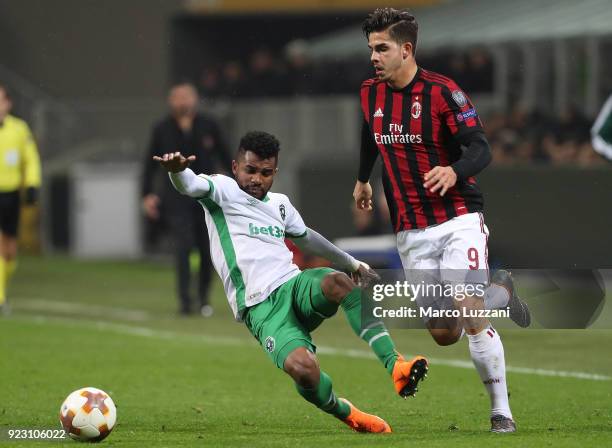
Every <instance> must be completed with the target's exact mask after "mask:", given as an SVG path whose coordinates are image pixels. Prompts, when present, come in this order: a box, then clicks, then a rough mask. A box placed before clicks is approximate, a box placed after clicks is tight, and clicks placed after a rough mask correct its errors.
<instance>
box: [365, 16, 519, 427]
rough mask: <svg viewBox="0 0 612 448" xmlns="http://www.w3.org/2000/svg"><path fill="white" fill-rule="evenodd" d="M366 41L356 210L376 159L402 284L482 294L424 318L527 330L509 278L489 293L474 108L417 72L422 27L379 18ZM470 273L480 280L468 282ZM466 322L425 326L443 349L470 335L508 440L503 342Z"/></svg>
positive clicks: (430, 304) (444, 82) (457, 91)
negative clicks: (467, 287)
mask: <svg viewBox="0 0 612 448" xmlns="http://www.w3.org/2000/svg"><path fill="white" fill-rule="evenodd" d="M363 31H364V34H365V36H366V38H367V39H368V47H369V48H370V51H371V62H372V64H373V66H374V69H375V75H376V76H375V77H374V78H373V79H368V80H366V81H364V82H363V84H362V86H361V107H362V112H363V117H364V121H363V128H362V135H361V154H360V163H359V174H358V180H357V183H356V185H355V190H354V193H353V196H354V198H355V201H356V204H357V207H358V208H359V209H362V210H371V209H372V188H371V186H370V184H369V178H370V174H371V172H372V168H373V166H374V163H375V161H376V159H377V157H378V155H379V154H380V155H381V157H382V162H383V167H384V169H383V186H384V189H385V195H386V197H387V202H388V204H389V209H390V213H391V222H392V225H393V228H394V232H395V233H396V234H397V246H398V251H399V254H400V257H401V259H402V264H403V266H404V269H405V271H406V276H407V277H408V279H409V280H410V279H413V280H414V279H416V278H418V276H419V273H422V272H428V273H436V274H435V275H436V280H435V281H436V282H439V283H443V284H449V283H450V284H455V285H457V284H459V283H463V284H466V283H472V284H480V285H481V286H482V288H481V289H480V291H484V294H482V295H477V294H475V295H472V296H470V297H466V298H465V299H462V300H461V301H459V300H454V301H453V300H447V301H446V302H450V304H449V303H445V301H444V300H443V298H440V297H437V298H436V297H433V298H432V297H417V303H418V304H419V306H420V307H421V309H423V308H435V309H437V310H445V309H447V310H449V309H451V308H452V309H453V310H454V309H459V310H462V311H465V310H474V309H476V310H480V309H483V308H485V309H498V308H508V309H509V311H510V317H511V318H512V319H513V320H514V321H515V322H516V323H517V324H519V325H520V326H527V325H529V321H530V316H529V310H528V308H527V307H526V304H525V303H524V302H522V301H521V300H520V299H519V298H518V296H517V294H516V292H515V290H514V285H513V282H512V278H511V277H510V274H509V273H508V272H507V271H498V272H497V273H496V275H495V276H493V278H492V282H491V283H490V284H489V272H488V265H487V240H488V235H489V232H488V229H487V227H486V225H485V224H484V219H483V215H482V211H483V198H482V194H481V192H480V189H479V188H478V184H477V183H476V179H475V178H474V176H475V175H476V174H478V173H479V172H480V171H481V170H483V169H484V168H485V167H486V166H487V165H488V164H489V163H490V161H491V151H490V148H489V144H488V142H487V139H486V137H485V135H484V131H483V128H482V125H481V122H480V119H479V118H478V114H477V113H476V110H475V109H474V106H473V105H472V103H471V102H470V100H469V99H468V97H467V96H466V95H465V93H463V91H462V90H461V88H460V87H458V86H457V84H455V82H454V81H452V80H451V79H449V78H447V77H446V76H442V75H440V74H438V73H434V72H431V71H428V70H425V69H423V68H421V67H419V66H418V65H417V63H416V60H415V50H416V44H417V34H418V25H417V22H416V20H415V18H414V16H412V15H411V14H410V13H408V12H406V11H399V10H396V9H393V8H382V9H377V10H375V11H374V12H373V13H372V14H370V15H369V16H368V18H367V19H366V20H365V22H364V24H363ZM474 273H479V275H476V276H474V275H470V274H474ZM485 286H486V288H485ZM466 314H470V313H469V312H468V313H466V312H463V313H461V316H462V317H460V318H452V317H431V318H425V319H424V320H425V323H426V325H427V328H428V329H429V331H430V333H431V335H432V337H433V338H434V339H435V341H436V342H437V343H438V344H440V345H450V344H453V343H455V342H457V341H458V340H460V339H461V336H463V334H464V333H467V337H468V340H469V348H470V354H471V357H472V360H473V362H474V365H475V367H476V370H477V371H478V373H479V375H480V377H481V379H482V381H483V383H484V385H485V387H486V389H487V392H488V393H489V396H490V398H491V430H492V431H494V432H514V431H515V430H516V425H515V423H514V420H513V418H512V413H511V411H510V406H509V403H508V392H507V388H506V373H505V360H504V348H503V345H502V342H501V339H500V337H499V335H498V333H497V331H496V330H495V329H493V327H492V326H491V324H490V322H489V321H488V320H487V319H486V318H484V317H465V315H466ZM446 316H448V315H446Z"/></svg>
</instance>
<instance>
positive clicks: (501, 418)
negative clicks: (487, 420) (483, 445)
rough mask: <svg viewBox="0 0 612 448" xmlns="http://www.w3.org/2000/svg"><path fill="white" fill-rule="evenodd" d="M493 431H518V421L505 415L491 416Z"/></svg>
mask: <svg viewBox="0 0 612 448" xmlns="http://www.w3.org/2000/svg"><path fill="white" fill-rule="evenodd" d="M491 432H516V423H514V420H512V419H511V418H508V417H506V416H505V415H501V414H497V415H494V416H493V417H491Z"/></svg>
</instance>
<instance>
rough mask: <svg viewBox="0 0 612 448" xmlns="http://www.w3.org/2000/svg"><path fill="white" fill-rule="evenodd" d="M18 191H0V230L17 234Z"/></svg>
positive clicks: (8, 233)
mask: <svg viewBox="0 0 612 448" xmlns="http://www.w3.org/2000/svg"><path fill="white" fill-rule="evenodd" d="M19 202H20V200H19V191H9V192H0V232H2V233H3V234H5V235H8V236H17V227H18V226H19Z"/></svg>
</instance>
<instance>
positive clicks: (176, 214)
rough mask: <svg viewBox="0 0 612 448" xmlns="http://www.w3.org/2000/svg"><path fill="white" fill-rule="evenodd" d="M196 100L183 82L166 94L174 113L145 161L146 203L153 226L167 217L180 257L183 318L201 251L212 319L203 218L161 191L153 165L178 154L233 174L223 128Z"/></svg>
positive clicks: (205, 302) (158, 128) (203, 308)
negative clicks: (193, 258)
mask: <svg viewBox="0 0 612 448" xmlns="http://www.w3.org/2000/svg"><path fill="white" fill-rule="evenodd" d="M198 102H199V98H198V94H197V91H196V89H195V87H194V86H193V85H192V84H190V83H186V82H182V83H178V84H175V85H173V86H172V87H171V89H170V92H169V95H168V106H169V109H170V113H169V115H168V116H166V117H165V118H164V119H162V120H161V121H160V122H159V123H157V124H156V125H155V127H154V128H153V133H152V136H151V144H150V146H149V150H148V152H147V154H146V158H145V163H144V172H143V182H142V197H143V199H142V205H143V209H144V213H145V215H146V217H147V219H149V220H150V221H152V222H153V223H159V222H160V220H161V221H162V222H163V221H164V220H165V219H166V218H167V219H168V222H167V224H168V225H169V228H170V231H171V232H170V233H171V235H172V238H173V242H174V249H175V256H176V275H177V287H178V298H179V313H180V314H181V315H188V314H190V313H191V311H192V306H191V302H192V301H191V293H190V283H191V281H190V280H191V275H190V274H191V269H190V255H191V251H192V249H193V248H197V249H198V251H199V254H200V272H199V290H198V299H199V311H200V312H201V313H202V315H203V316H205V317H208V316H210V315H212V312H213V309H212V307H211V306H210V304H209V298H208V295H209V286H210V280H211V268H212V267H211V261H210V255H209V241H208V235H207V231H206V223H205V222H204V215H203V213H202V210H201V208H200V206H199V205H198V204H197V202H195V201H192V200H190V199H189V198H186V197H185V196H182V195H180V194H178V193H177V192H176V191H175V190H174V189H173V188H171V186H170V185H169V184H168V183H167V182H161V186H160V187H157V185H156V182H155V178H156V177H157V176H164V174H165V172H164V171H163V170H161V169H159V167H158V165H157V164H156V163H155V162H154V161H153V156H161V155H163V154H165V153H168V152H175V151H180V152H181V153H183V154H186V155H194V156H196V157H197V160H196V162H194V164H195V166H196V169H197V170H198V171H199V172H203V173H210V172H214V171H217V170H216V168H217V167H216V166H215V161H216V162H217V163H218V164H220V168H222V170H225V171H227V172H229V170H230V167H231V158H230V156H229V154H228V152H227V148H226V146H225V142H224V140H223V138H222V137H221V132H220V130H219V126H218V125H217V123H216V122H215V121H214V120H213V119H212V118H211V117H208V116H207V115H204V114H202V113H200V112H199V111H198ZM215 159H216V160H215ZM164 180H165V179H164ZM157 188H159V191H158V190H157Z"/></svg>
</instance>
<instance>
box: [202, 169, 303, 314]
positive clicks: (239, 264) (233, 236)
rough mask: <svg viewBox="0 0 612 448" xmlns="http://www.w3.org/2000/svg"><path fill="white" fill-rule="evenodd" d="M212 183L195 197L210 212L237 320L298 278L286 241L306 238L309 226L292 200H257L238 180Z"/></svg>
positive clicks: (213, 243)
mask: <svg viewBox="0 0 612 448" xmlns="http://www.w3.org/2000/svg"><path fill="white" fill-rule="evenodd" d="M198 177H200V178H202V179H205V180H207V181H208V183H209V186H210V189H209V191H208V193H207V194H206V195H205V196H204V197H202V198H197V200H198V202H199V203H200V204H202V206H203V207H204V211H205V213H206V225H207V226H208V235H209V238H210V253H211V258H212V262H213V265H214V266H215V270H216V271H217V273H218V274H219V276H220V277H221V280H222V281H223V288H224V289H225V294H226V296H227V299H228V301H229V304H230V307H231V308H232V311H233V313H234V317H235V318H236V320H239V321H240V320H242V317H243V315H244V312H245V310H246V309H247V308H248V307H251V306H254V305H256V304H258V303H260V302H263V301H264V300H265V299H266V298H267V297H268V296H269V295H270V293H272V292H273V291H274V290H275V289H276V288H278V287H279V286H280V285H282V284H283V283H285V282H286V281H288V280H289V279H291V278H293V277H295V276H296V275H298V274H299V273H300V270H299V268H298V267H297V266H296V265H295V264H293V262H292V260H293V254H292V253H291V251H290V250H289V249H288V248H287V246H286V245H285V236H287V237H299V236H303V235H305V234H306V225H305V224H304V221H303V220H302V217H301V216H300V214H299V213H298V211H297V210H296V209H295V207H293V205H291V202H290V201H289V198H287V196H286V195H284V194H280V193H271V192H269V193H268V194H267V195H266V197H265V198H264V199H263V200H259V199H256V198H254V197H253V196H251V195H249V194H248V193H246V192H244V191H242V190H241V189H240V187H239V186H238V184H237V183H236V181H235V180H234V179H232V178H231V177H228V176H223V175H220V174H215V175H210V176H208V175H204V174H200V175H199V176H198Z"/></svg>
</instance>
